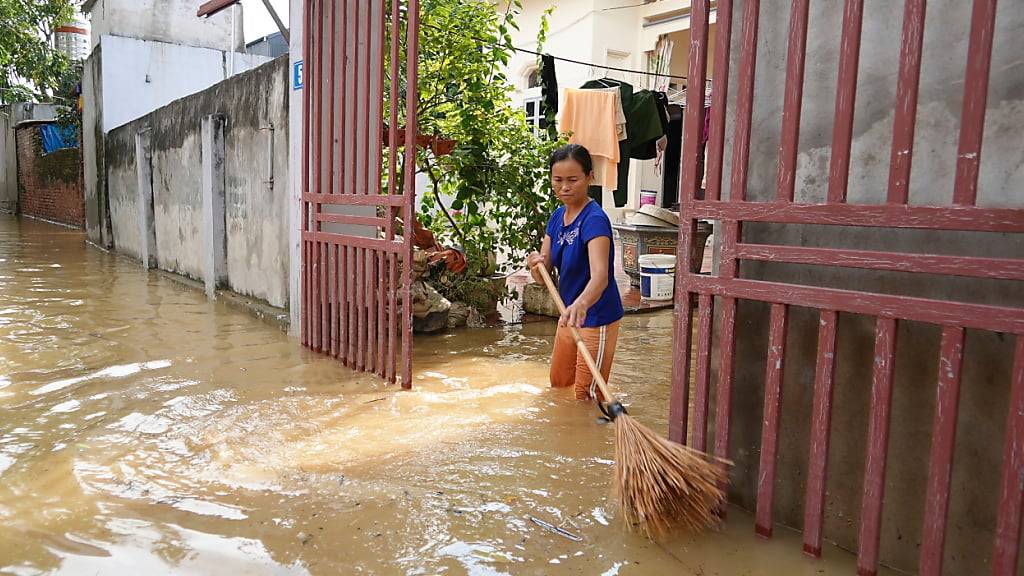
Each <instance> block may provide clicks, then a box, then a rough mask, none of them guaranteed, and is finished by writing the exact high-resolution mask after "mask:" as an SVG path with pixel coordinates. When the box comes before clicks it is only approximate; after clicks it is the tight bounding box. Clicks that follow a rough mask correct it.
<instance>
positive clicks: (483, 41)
mask: <svg viewBox="0 0 1024 576" xmlns="http://www.w3.org/2000/svg"><path fill="white" fill-rule="evenodd" d="M424 26H425V27H428V28H433V29H434V30H438V31H443V30H441V28H440V27H438V26H434V25H431V24H424ZM472 38H473V40H476V41H477V42H479V43H481V44H486V45H488V46H500V47H502V48H507V49H509V50H515V51H516V52H524V53H526V54H533V55H534V56H550V57H551V58H554V59H555V60H561V61H562V62H569V63H571V64H578V65H580V66H590V67H591V68H600V69H602V70H615V71H616V72H626V73H629V74H641V75H643V76H656V77H659V78H675V79H677V80H686V79H687V78H686V76H678V75H675V74H659V73H657V72H647V71H644V70H632V69H630V68H617V67H615V66H607V65H604V64H595V63H593V62H584V61H582V60H573V59H572V58H565V57H564V56H555V55H553V54H543V53H541V52H536V51H534V50H528V49H526V48H520V47H518V46H513V45H512V44H501V43H499V42H492V41H490V40H484V39H482V38H477V37H476V36H473V37H472ZM704 82H705V83H707V82H711V79H710V78H708V79H705V80H704Z"/></svg>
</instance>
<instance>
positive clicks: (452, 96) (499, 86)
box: [417, 0, 559, 271]
mask: <svg viewBox="0 0 1024 576" xmlns="http://www.w3.org/2000/svg"><path fill="white" fill-rule="evenodd" d="M422 6H423V7H422V12H421V14H422V22H421V39H420V62H419V105H418V115H419V125H420V132H421V133H424V134H437V135H440V136H443V137H445V138H450V139H453V140H455V141H457V142H458V146H457V147H456V149H455V150H454V152H453V153H452V154H450V155H447V156H440V157H434V156H433V155H431V154H429V153H427V152H424V151H422V150H421V151H420V153H419V154H418V156H417V169H418V171H420V172H422V173H425V174H426V175H427V176H428V177H429V180H430V183H431V185H430V192H429V193H428V194H427V195H425V198H423V210H422V212H421V216H420V219H421V221H422V222H423V224H424V225H425V226H427V227H429V228H430V229H431V230H433V231H434V233H435V234H436V235H437V237H438V239H439V240H440V241H442V242H444V243H447V244H451V243H457V244H461V245H462V247H463V248H464V249H465V251H466V252H467V257H468V258H469V259H470V260H471V261H473V260H481V259H486V258H487V257H488V256H489V255H491V254H493V253H495V252H500V253H502V254H503V255H504V256H506V258H507V259H508V262H509V264H508V265H507V266H506V270H503V271H510V270H508V269H509V268H514V267H518V265H519V263H520V261H521V259H522V257H523V256H524V255H525V254H526V252H528V251H529V250H534V249H537V248H538V247H539V246H540V242H541V240H542V239H543V235H544V226H545V224H546V222H547V218H548V216H549V215H550V214H551V212H552V211H553V210H554V208H555V207H556V202H557V201H556V200H555V199H554V196H553V195H552V194H551V191H550V182H549V179H548V177H547V158H548V156H549V154H550V152H551V151H552V150H553V149H554V148H555V147H556V146H557V145H558V144H559V142H557V141H552V140H551V139H549V138H547V137H538V136H537V135H535V134H534V133H533V130H532V128H531V127H530V126H529V125H528V124H527V123H526V119H525V116H524V114H523V112H522V111H521V110H519V109H517V108H515V107H513V106H512V103H511V101H510V99H509V96H508V93H509V82H508V79H507V78H506V77H505V74H504V72H503V69H504V67H505V66H506V65H507V64H508V62H509V61H510V59H511V57H512V55H513V52H514V50H513V49H512V36H511V32H512V30H517V29H518V27H517V25H516V22H515V16H516V15H517V14H518V13H519V12H520V11H521V9H522V5H521V3H520V2H519V1H518V0H513V1H511V2H509V3H508V4H507V5H506V8H505V10H504V11H503V12H502V11H500V10H498V9H496V6H495V5H494V4H492V3H489V2H465V1H461V0H424V1H423V4H422ZM452 221H454V223H455V225H456V226H457V229H456V228H455V227H453V226H452V224H451V222H452Z"/></svg>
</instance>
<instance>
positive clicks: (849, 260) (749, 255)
mask: <svg viewBox="0 0 1024 576" xmlns="http://www.w3.org/2000/svg"><path fill="white" fill-rule="evenodd" d="M736 255H737V257H738V258H740V259H741V260H763V261H767V262H791V263H795V264H815V265H819V266H840V267H845V268H866V269H869V270H892V271H896V272H919V273H923V274H944V275H947V276H966V277H973V278H996V279H1002V280H1024V259H1016V258H976V257H971V256H946V255H941V254H903V253H899V252H878V251H873V250H844V249H841V248H808V247H806V246H781V245H775V244H740V245H739V246H737V247H736Z"/></svg>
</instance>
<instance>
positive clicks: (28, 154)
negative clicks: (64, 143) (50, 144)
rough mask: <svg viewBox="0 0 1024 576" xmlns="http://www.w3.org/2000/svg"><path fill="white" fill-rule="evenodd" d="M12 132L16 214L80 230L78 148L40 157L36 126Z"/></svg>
mask: <svg viewBox="0 0 1024 576" xmlns="http://www.w3.org/2000/svg"><path fill="white" fill-rule="evenodd" d="M15 132H16V133H17V146H18V204H19V212H21V213H22V214H25V215H27V216H33V217H36V218H42V219H44V220H49V221H51V222H59V223H61V224H67V225H68V226H74V227H75V228H81V227H83V225H84V223H85V215H84V212H83V209H84V206H83V198H82V155H81V149H79V148H65V149H63V150H57V151H54V152H51V153H49V154H43V144H42V138H41V136H40V135H39V126H38V125H37V124H23V125H21V127H19V128H17V129H16V130H15Z"/></svg>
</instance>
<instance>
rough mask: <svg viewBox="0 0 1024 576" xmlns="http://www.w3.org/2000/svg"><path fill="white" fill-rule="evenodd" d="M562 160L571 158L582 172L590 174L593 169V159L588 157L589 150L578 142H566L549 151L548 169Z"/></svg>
mask: <svg viewBox="0 0 1024 576" xmlns="http://www.w3.org/2000/svg"><path fill="white" fill-rule="evenodd" d="M562 160H573V161H575V162H576V163H577V164H579V165H580V167H581V168H583V173H584V174H586V175H588V176H589V175H590V173H591V172H593V171H594V159H593V158H591V157H590V151H589V150H587V149H586V148H584V147H583V146H580V145H579V144H566V145H565V146H562V147H561V148H558V149H557V150H555V151H554V152H552V153H551V158H550V159H549V160H548V170H551V168H553V167H554V166H555V164H557V163H559V162H561V161H562Z"/></svg>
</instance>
